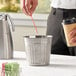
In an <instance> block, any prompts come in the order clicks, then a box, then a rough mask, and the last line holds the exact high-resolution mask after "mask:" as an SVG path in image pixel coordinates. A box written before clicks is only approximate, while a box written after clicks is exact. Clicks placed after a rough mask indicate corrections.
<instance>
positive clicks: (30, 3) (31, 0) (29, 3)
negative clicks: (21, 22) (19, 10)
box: [23, 0, 38, 16]
mask: <svg viewBox="0 0 76 76" xmlns="http://www.w3.org/2000/svg"><path fill="white" fill-rule="evenodd" d="M37 5H38V0H23V12H24V13H25V14H26V15H29V16H30V15H32V14H33V12H34V11H35V9H36V7H37Z"/></svg>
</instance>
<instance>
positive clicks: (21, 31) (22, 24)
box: [0, 0, 51, 51]
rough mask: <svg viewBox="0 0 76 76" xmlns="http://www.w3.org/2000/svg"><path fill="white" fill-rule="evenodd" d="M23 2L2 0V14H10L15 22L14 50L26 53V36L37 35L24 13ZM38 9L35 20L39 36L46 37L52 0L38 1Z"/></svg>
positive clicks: (29, 19) (0, 1)
mask: <svg viewBox="0 0 76 76" xmlns="http://www.w3.org/2000/svg"><path fill="white" fill-rule="evenodd" d="M22 1H23V0H0V13H8V14H9V15H10V16H11V17H12V19H13V22H14V25H15V32H13V33H12V36H13V44H14V50H16V51H17V50H18V51H24V50H25V47H24V39H23V36H25V35H36V31H35V28H34V27H33V24H32V20H31V18H30V17H29V16H26V15H24V14H23V12H22V9H21V8H22ZM38 1H39V2H38V7H37V8H36V10H35V12H34V14H33V18H34V21H35V23H36V26H37V29H38V34H40V35H45V34H46V28H47V17H48V14H49V12H50V11H51V8H50V0H38Z"/></svg>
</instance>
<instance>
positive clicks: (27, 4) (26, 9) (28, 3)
mask: <svg viewBox="0 0 76 76" xmlns="http://www.w3.org/2000/svg"><path fill="white" fill-rule="evenodd" d="M24 2H25V0H24ZM24 2H23V9H22V11H23V13H25V14H26V15H31V13H30V11H29V10H30V0H26V3H24Z"/></svg>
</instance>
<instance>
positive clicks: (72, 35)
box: [68, 28, 76, 44]
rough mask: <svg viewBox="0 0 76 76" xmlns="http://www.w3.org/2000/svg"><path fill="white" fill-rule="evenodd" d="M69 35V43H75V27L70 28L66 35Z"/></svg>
mask: <svg viewBox="0 0 76 76" xmlns="http://www.w3.org/2000/svg"><path fill="white" fill-rule="evenodd" d="M68 36H69V37H70V43H71V44H73V43H76V28H74V29H72V30H71V31H70V33H69V35H68Z"/></svg>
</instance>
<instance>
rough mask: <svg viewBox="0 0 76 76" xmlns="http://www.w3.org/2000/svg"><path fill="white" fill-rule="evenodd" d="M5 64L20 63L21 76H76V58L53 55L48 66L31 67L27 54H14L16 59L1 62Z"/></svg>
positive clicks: (16, 52)
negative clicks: (27, 60)
mask: <svg viewBox="0 0 76 76" xmlns="http://www.w3.org/2000/svg"><path fill="white" fill-rule="evenodd" d="M3 62H18V63H19V64H20V68H21V69H22V71H21V72H20V74H21V75H20V76H76V57H75V56H64V55H51V57H50V65H48V66H29V65H28V64H27V62H26V56H25V52H18V51H15V52H14V59H11V60H0V65H1V63H3Z"/></svg>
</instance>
